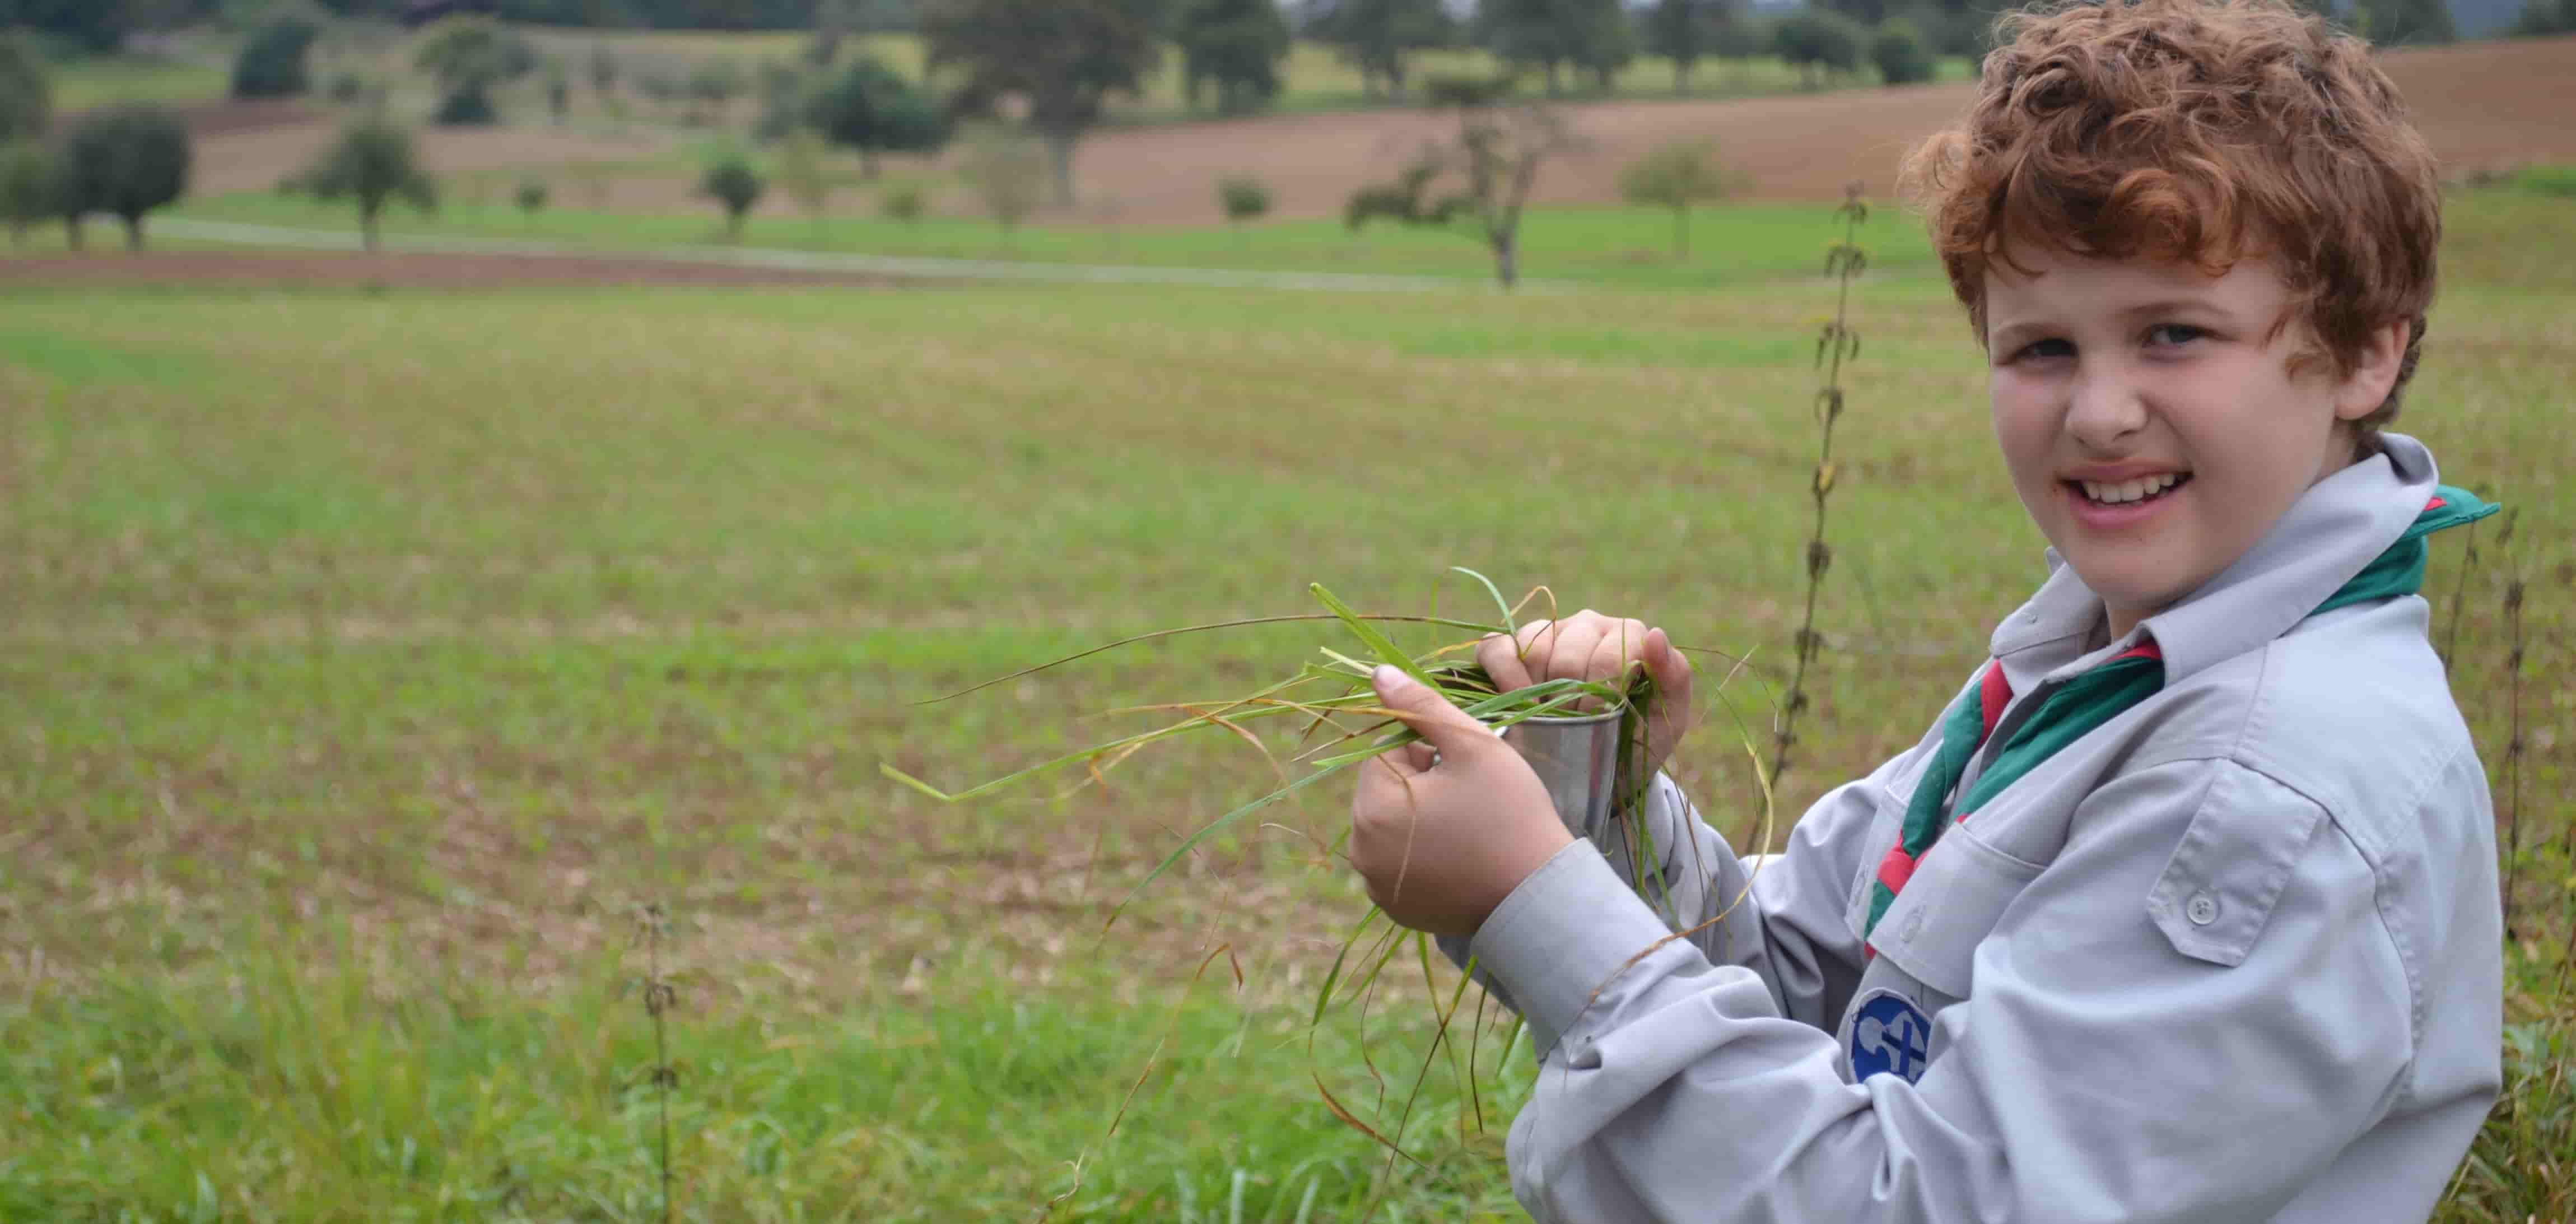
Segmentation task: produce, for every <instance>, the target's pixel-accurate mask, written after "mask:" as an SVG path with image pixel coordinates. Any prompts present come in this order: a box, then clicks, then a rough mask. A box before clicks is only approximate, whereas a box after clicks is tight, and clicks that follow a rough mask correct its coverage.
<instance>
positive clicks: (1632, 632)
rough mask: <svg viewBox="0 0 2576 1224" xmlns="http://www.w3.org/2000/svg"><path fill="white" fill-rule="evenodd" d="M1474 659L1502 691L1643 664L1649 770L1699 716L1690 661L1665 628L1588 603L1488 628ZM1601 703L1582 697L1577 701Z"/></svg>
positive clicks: (1609, 674) (1613, 675) (1604, 676)
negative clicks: (1513, 627)
mask: <svg viewBox="0 0 2576 1224" xmlns="http://www.w3.org/2000/svg"><path fill="white" fill-rule="evenodd" d="M1476 663H1477V665H1478V666H1480V667H1483V668H1484V669H1485V675H1487V676H1488V677H1490V678H1492V680H1493V682H1494V684H1495V686H1496V687H1498V688H1500V689H1502V691H1504V692H1506V693H1508V692H1510V691H1512V690H1513V689H1519V688H1527V687H1529V686H1530V685H1533V684H1537V683H1539V682H1541V681H1545V680H1582V681H1594V680H1609V681H1616V680H1617V679H1618V678H1619V677H1621V676H1625V675H1627V674H1628V672H1629V671H1630V670H1631V669H1633V668H1636V667H1639V666H1643V667H1644V668H1645V669H1646V675H1647V676H1648V677H1650V678H1652V679H1653V680H1654V682H1655V700H1654V703H1653V704H1652V705H1651V706H1649V707H1648V708H1647V710H1646V769H1647V772H1648V773H1652V772H1654V771H1655V770H1659V769H1662V768H1663V767H1664V762H1665V761H1666V760H1668V759H1670V758H1671V757H1672V755H1673V749H1674V748H1676V747H1678V746H1679V745H1680V744H1681V742H1682V737H1683V736H1685V735H1688V734H1689V733H1690V729H1691V728H1692V727H1693V726H1696V725H1697V724H1698V722H1699V707H1698V705H1697V703H1695V702H1693V701H1692V700H1691V666H1690V661H1689V660H1688V659H1685V658H1683V657H1682V652H1681V651H1679V650H1677V649H1675V648H1674V646H1673V640H1672V638H1670V637H1668V636H1666V635H1665V633H1664V631H1663V630H1661V629H1649V628H1647V627H1646V622H1644V621H1641V620H1614V619H1612V618H1610V617H1607V616H1603V615H1601V614H1600V613H1598V612H1595V611H1593V610H1591V609H1590V608H1586V609H1584V610H1583V611H1580V612H1577V613H1575V614H1574V615H1572V616H1569V617H1566V618H1565V619H1563V620H1555V621H1531V622H1530V623H1528V624H1526V625H1523V626H1521V627H1520V632H1519V633H1518V634H1517V635H1514V636H1511V637H1505V636H1504V635H1502V634H1499V633H1495V634H1488V635H1487V636H1486V637H1485V640H1484V641H1483V642H1481V643H1478V644H1477V646H1476ZM1599 706H1600V703H1599V702H1598V701H1597V700H1595V699H1593V698H1590V697H1586V698H1584V699H1583V705H1582V706H1581V707H1580V708H1583V709H1598V708H1599Z"/></svg>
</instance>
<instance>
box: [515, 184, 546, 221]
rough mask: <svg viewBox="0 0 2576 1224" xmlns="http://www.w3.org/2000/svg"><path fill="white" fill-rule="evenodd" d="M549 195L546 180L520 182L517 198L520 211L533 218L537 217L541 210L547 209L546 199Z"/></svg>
mask: <svg viewBox="0 0 2576 1224" xmlns="http://www.w3.org/2000/svg"><path fill="white" fill-rule="evenodd" d="M549 194H550V193H549V191H548V190H547V188H546V183H545V180H544V179H522V180H520V182H519V191H518V195H517V196H516V197H515V198H516V200H517V201H518V205H519V211H520V212H523V213H526V214H528V215H529V216H531V217H533V216H536V215H537V213H538V212H539V211H540V210H542V209H544V208H545V206H546V197H547V196H548V195H549Z"/></svg>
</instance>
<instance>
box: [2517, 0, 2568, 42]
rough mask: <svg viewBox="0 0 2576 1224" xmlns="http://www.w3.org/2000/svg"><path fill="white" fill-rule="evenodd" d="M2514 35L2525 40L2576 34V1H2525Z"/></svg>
mask: <svg viewBox="0 0 2576 1224" xmlns="http://www.w3.org/2000/svg"><path fill="white" fill-rule="evenodd" d="M2512 33H2513V34H2515V35H2517V36H2519V37H2523V38H2544V37H2547V36H2549V35H2551V34H2576V0H2523V5H2522V16H2521V17H2520V18H2518V19H2517V20H2515V22H2514V23H2513V30H2512Z"/></svg>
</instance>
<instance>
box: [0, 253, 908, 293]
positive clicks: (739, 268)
mask: <svg viewBox="0 0 2576 1224" xmlns="http://www.w3.org/2000/svg"><path fill="white" fill-rule="evenodd" d="M892 283H894V281H893V279H892V278H890V277H886V276H882V275H877V274H873V273H864V272H849V271H841V270H836V269H828V268H791V267H764V266H756V265H750V264H723V263H710V262H684V261H680V260H668V259H637V258H625V259H615V258H598V257H589V256H571V255H520V254H481V253H437V254H431V253H425V252H400V251H387V252H383V253H380V254H376V255H364V254H360V253H357V252H327V251H313V252H304V251H146V252H142V253H128V252H114V253H109V252H98V253H93V254H90V255H86V256H84V255H55V256H36V257H28V258H18V259H0V286H5V285H12V284H22V285H55V284H79V285H100V284H108V285H168V284H205V285H238V286H272V285H325V286H344V287H359V286H373V285H399V286H407V287H422V288H460V289H462V288H475V289H488V288H492V287H494V286H502V285H768V284H799V285H853V284H855V285H887V284H892Z"/></svg>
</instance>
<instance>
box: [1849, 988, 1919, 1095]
mask: <svg viewBox="0 0 2576 1224" xmlns="http://www.w3.org/2000/svg"><path fill="white" fill-rule="evenodd" d="M1931 1042H1932V1018H1931V1017H1930V1016H1927V1015H1924V1014H1923V1009H1922V1008H1920V1007H1916V1006H1915V1005H1914V1002H1913V1000H1911V999H1908V998H1906V997H1905V996H1903V995H1900V994H1898V993H1896V992H1895V991H1893V990H1885V989H1881V990H1873V991H1871V992H1870V993H1869V997H1868V998H1866V999H1863V1000H1861V1004H1860V1011H1859V1013H1858V1014H1856V1015H1855V1016H1854V1017H1853V1019H1852V1039H1851V1065H1852V1078H1853V1079H1855V1080H1865V1079H1868V1078H1869V1077H1871V1076H1873V1075H1893V1076H1896V1077H1897V1078H1899V1079H1902V1080H1904V1081H1905V1082H1906V1083H1909V1084H1911V1083H1915V1082H1917V1081H1920V1080H1921V1079H1922V1078H1923V1068H1924V1067H1925V1066H1926V1065H1927V1064H1929V1063H1930V1062H1931V1061H1932V1059H1931Z"/></svg>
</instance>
